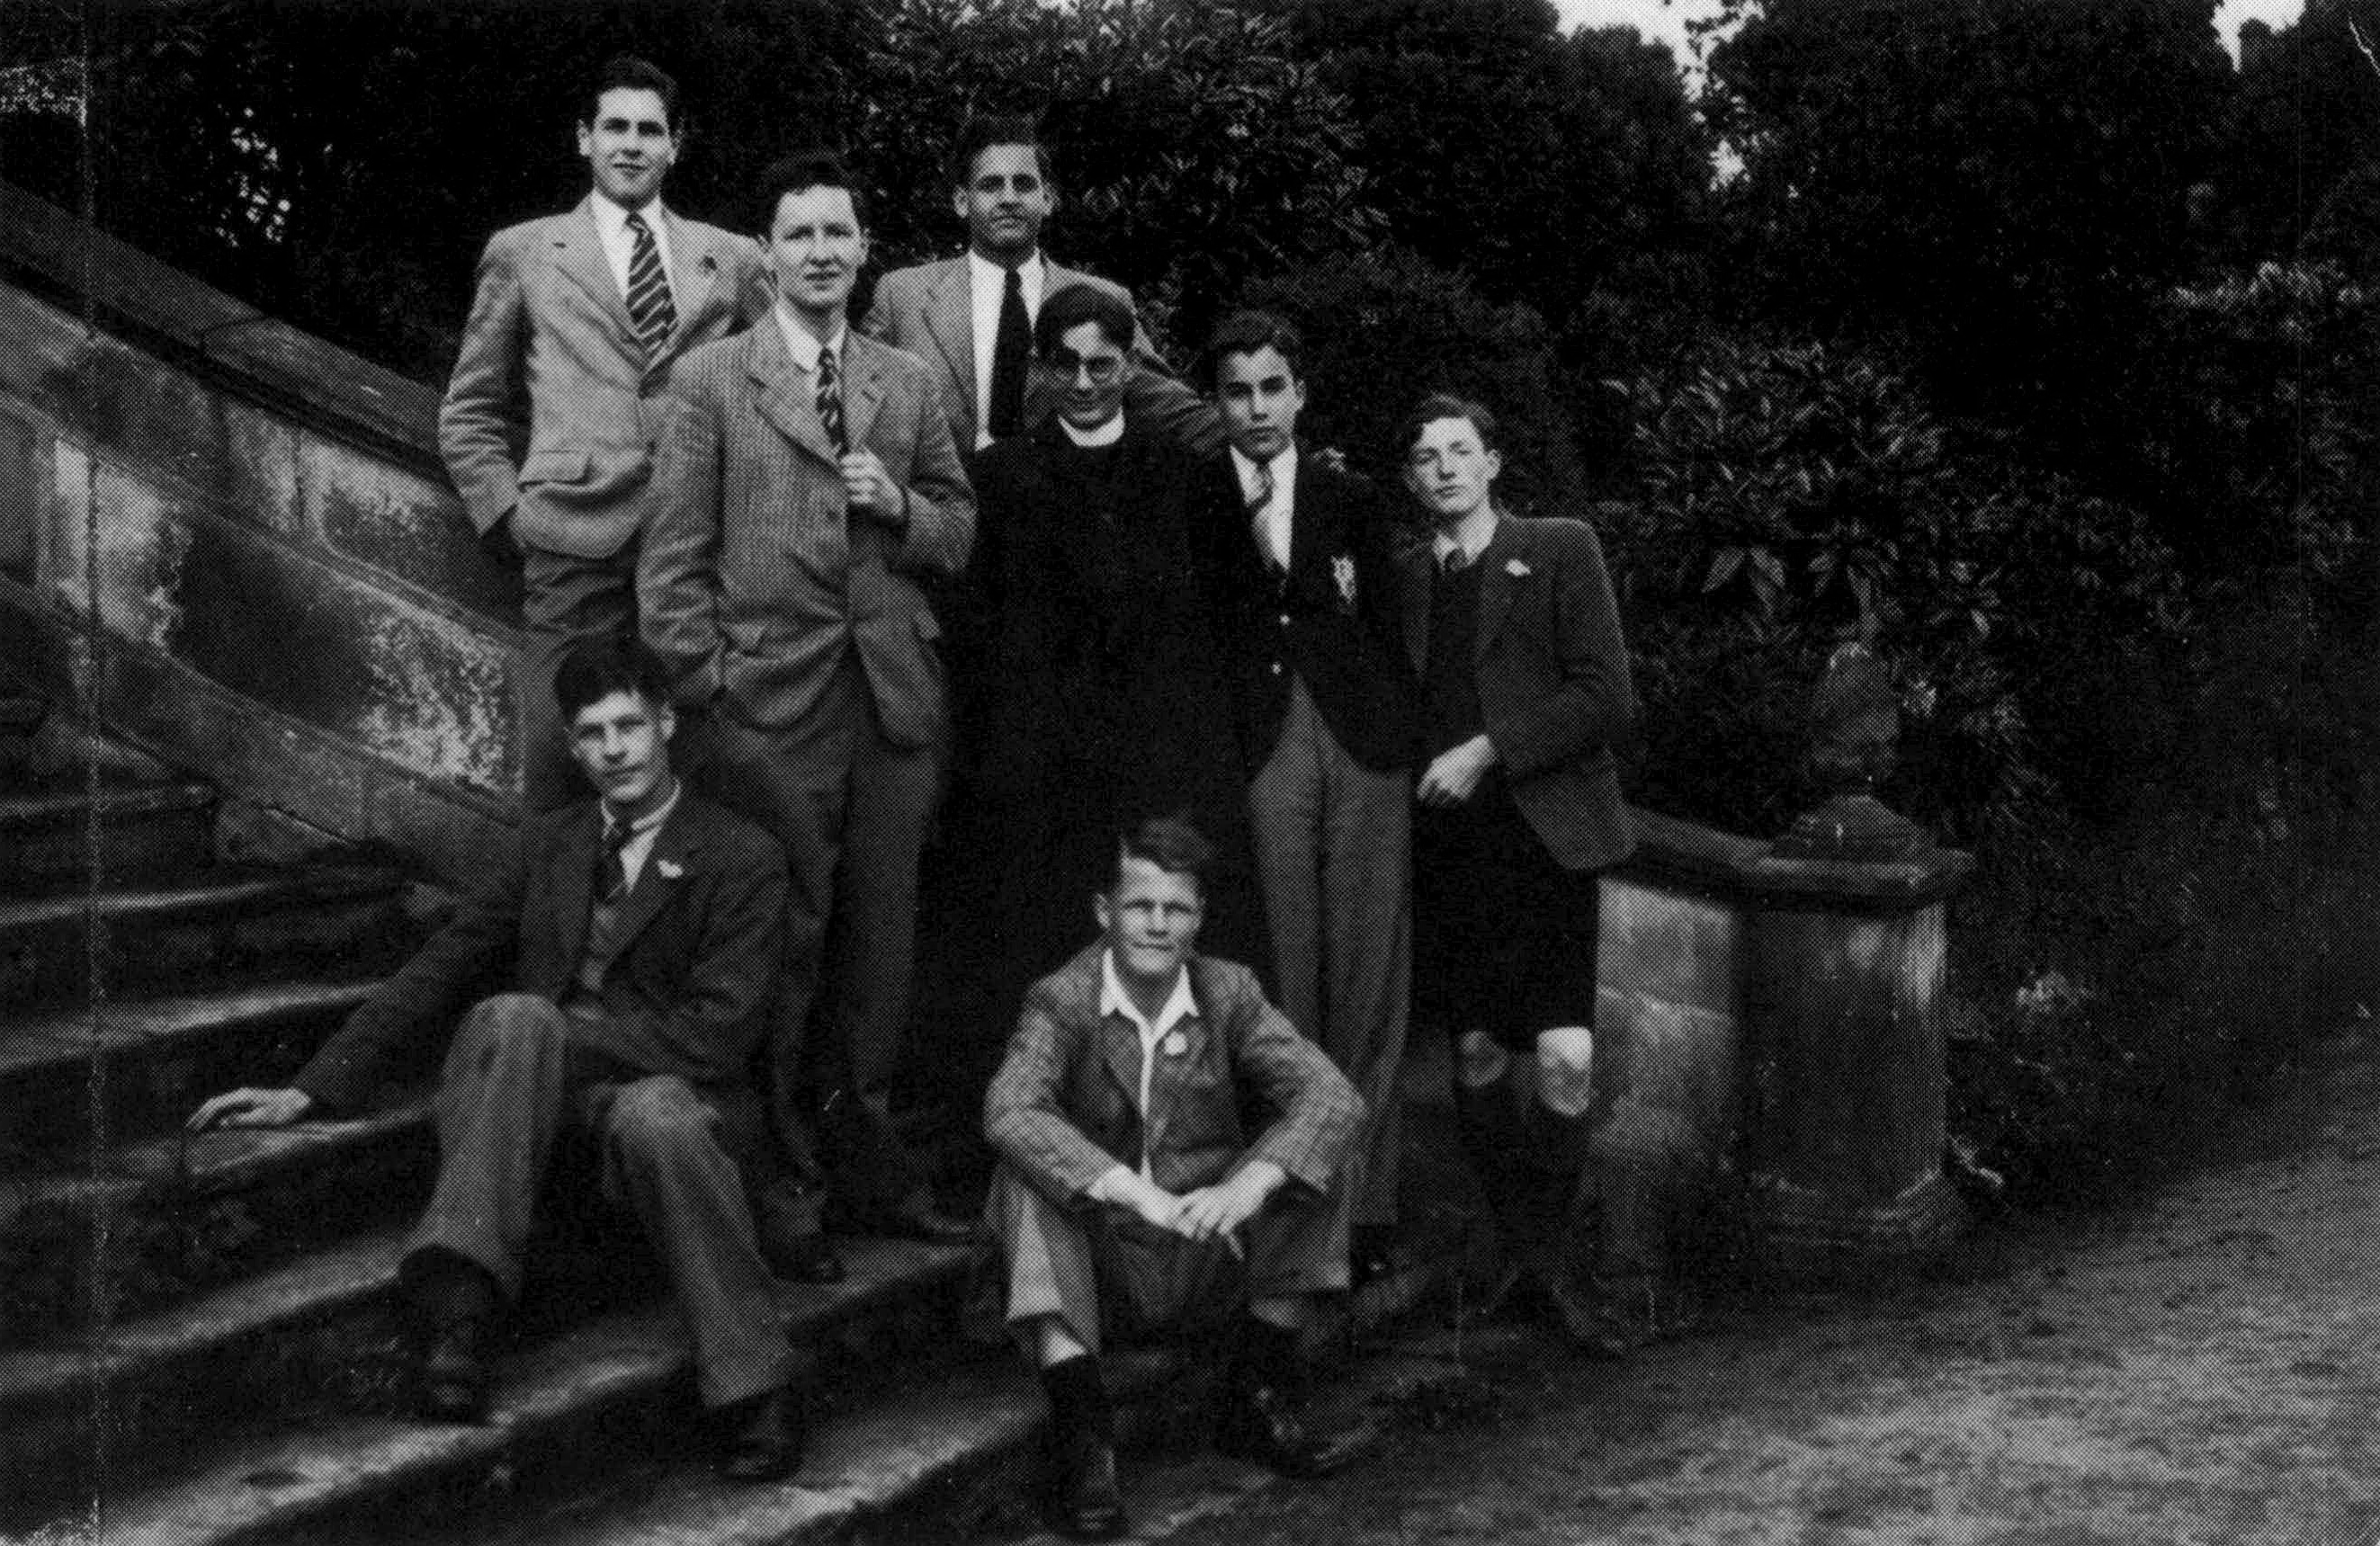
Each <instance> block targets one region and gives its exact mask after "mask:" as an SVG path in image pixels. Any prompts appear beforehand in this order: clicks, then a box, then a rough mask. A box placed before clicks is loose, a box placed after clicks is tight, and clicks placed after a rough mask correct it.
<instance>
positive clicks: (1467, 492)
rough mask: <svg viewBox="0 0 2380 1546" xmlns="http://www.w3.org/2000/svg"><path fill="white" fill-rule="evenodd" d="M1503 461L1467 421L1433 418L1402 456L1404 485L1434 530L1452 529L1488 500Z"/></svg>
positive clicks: (1502, 467) (1501, 468)
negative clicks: (1436, 526) (1441, 528)
mask: <svg viewBox="0 0 2380 1546" xmlns="http://www.w3.org/2000/svg"><path fill="white" fill-rule="evenodd" d="M1503 470H1504V462H1503V458H1501V457H1500V456H1498V455H1497V454H1496V453H1495V452H1493V451H1491V450H1489V449H1488V446H1487V443H1486V442H1485V441H1482V440H1480V438H1479V431H1478V429H1477V428H1476V427H1475V426H1474V425H1473V424H1472V422H1471V421H1470V420H1469V419H1467V418H1434V419H1432V420H1430V421H1429V422H1428V423H1427V424H1425V425H1423V426H1422V430H1421V433H1420V434H1419V435H1417V436H1415V439H1414V443H1413V447H1412V449H1411V450H1409V451H1407V452H1406V453H1405V486H1406V487H1407V488H1409V489H1412V490H1413V492H1414V497H1415V499H1417V500H1419V501H1421V502H1422V505H1423V508H1425V509H1427V511H1428V512H1429V513H1430V518H1431V519H1432V520H1434V521H1435V522H1437V524H1438V525H1440V526H1450V527H1451V526H1457V525H1462V524H1463V521H1464V520H1465V519H1466V518H1467V517H1469V516H1470V514H1471V513H1473V512H1474V511H1475V510H1477V509H1478V508H1479V507H1480V506H1481V505H1483V504H1485V503H1486V502H1487V501H1488V489H1490V487H1491V486H1492V485H1493V484H1494V483H1495V481H1496V475H1497V474H1498V473H1500V472H1501V471H1503Z"/></svg>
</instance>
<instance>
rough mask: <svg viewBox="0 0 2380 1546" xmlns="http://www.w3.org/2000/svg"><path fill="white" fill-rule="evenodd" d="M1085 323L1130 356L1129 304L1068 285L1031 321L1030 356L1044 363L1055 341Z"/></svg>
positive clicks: (1087, 286) (1107, 294) (1108, 293)
mask: <svg viewBox="0 0 2380 1546" xmlns="http://www.w3.org/2000/svg"><path fill="white" fill-rule="evenodd" d="M1085 322H1092V323H1096V324H1097V325H1098V327H1099V332H1103V333H1105V334H1106V335H1107V340H1108V342H1109V343H1111V344H1114V345H1115V346H1116V347H1117V348H1119V349H1122V350H1123V352H1124V353H1125V354H1127V355H1129V354H1131V353H1132V335H1133V332H1134V331H1135V329H1134V324H1133V317H1132V304H1131V303H1130V302H1129V301H1126V300H1125V299H1124V298H1123V296H1119V295H1117V294H1116V293H1115V292H1114V291H1113V290H1103V289H1101V288H1099V286H1098V285H1096V284H1069V285H1067V286H1066V287H1065V288H1064V289H1062V290H1060V291H1059V292H1057V293H1056V294H1055V295H1053V296H1050V297H1049V298H1048V299H1046V300H1044V301H1043V302H1042V303H1041V315H1040V316H1038V317H1037V318H1035V319H1034V321H1033V352H1034V353H1035V354H1038V355H1039V356H1041V357H1043V358H1044V359H1047V358H1048V357H1049V356H1050V355H1052V354H1054V353H1055V352H1056V351H1057V348H1058V344H1059V341H1060V340H1062V339H1063V338H1064V337H1065V336H1066V335H1067V334H1068V333H1070V332H1074V331H1075V329H1076V328H1078V327H1081V326H1082V325H1083V324H1084V323H1085Z"/></svg>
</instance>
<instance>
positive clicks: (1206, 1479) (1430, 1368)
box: [1125, 1027, 2380, 1546]
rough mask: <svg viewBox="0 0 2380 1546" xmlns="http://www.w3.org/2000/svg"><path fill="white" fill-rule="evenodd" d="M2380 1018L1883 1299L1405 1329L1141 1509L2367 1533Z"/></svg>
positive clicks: (2343, 1536)
mask: <svg viewBox="0 0 2380 1546" xmlns="http://www.w3.org/2000/svg"><path fill="white" fill-rule="evenodd" d="M2375 1062H2380V1044H2375V1042H2374V1038H2372V1037H2371V1036H2369V1035H2368V1034H2366V1033H2365V1028H2363V1027H2357V1028H2355V1029H2354V1030H2353V1031H2350V1032H2348V1033H2341V1034H2339V1035H2338V1036H2335V1037H2333V1038H2331V1039H2329V1040H2328V1041H2326V1042H2325V1043H2324V1044H2323V1045H2322V1046H2321V1047H2320V1049H2319V1051H2318V1053H2317V1055H2316V1057H2314V1059H2313V1062H2312V1064H2311V1065H2310V1066H2309V1067H2308V1068H2307V1069H2304V1070H2302V1071H2301V1073H2299V1074H2298V1075H2296V1076H2294V1077H2292V1078H2291V1079H2290V1080H2289V1081H2287V1082H2286V1084H2285V1086H2284V1087H2283V1088H2281V1089H2280V1090H2278V1091H2277V1092H2276V1093H2274V1094H2273V1095H2272V1096H2270V1097H2269V1098H2268V1099H2267V1100H2266V1101H2265V1103H2264V1104H2262V1105H2259V1106H2257V1107H2255V1108H2253V1109H2252V1110H2250V1111H2248V1112H2246V1113H2243V1114H2242V1115H2241V1116H2240V1118H2239V1120H2238V1123H2237V1126H2236V1130H2235V1131H2233V1132H2232V1133H2230V1134H2229V1135H2228V1137H2227V1138H2226V1139H2225V1140H2224V1141H2221V1142H2220V1143H2218V1144H2217V1145H2216V1146H2215V1147H2214V1150H2213V1152H2212V1153H2210V1154H2209V1155H2208V1156H2207V1157H2206V1158H2205V1159H2204V1161H2203V1162H2201V1163H2200V1164H2199V1165H2198V1166H2196V1167H2195V1168H2194V1169H2192V1171H2191V1172H2190V1173H2189V1174H2187V1175H2185V1176H2183V1177H2181V1178H2178V1179H2176V1180H2174V1181H2173V1182H2171V1183H2170V1184H2168V1186H2166V1187H2164V1188H2163V1189H2161V1190H2158V1191H2157V1192H2156V1193H2155V1195H2153V1196H2151V1197H2148V1198H2146V1199H2143V1200H2141V1201H2138V1202H2134V1203H2132V1204H2130V1205H2128V1206H2125V1207H2122V1208H2119V1209H2116V1210H2112V1211H2105V1212H2101V1213H2098V1214H2092V1215H2088V1216H2084V1217H2079V1218H2078V1217H2073V1216H2067V1217H2056V1218H2046V1217H2034V1218H2030V1219H2025V1220H2022V1221H2019V1222H2016V1223H2013V1224H2010V1225H2005V1226H2000V1227H1998V1228H1997V1229H1994V1230H1991V1231H1988V1232H1985V1234H1983V1235H1980V1236H1978V1237H1976V1238H1973V1239H1972V1240H1971V1241H1970V1242H1968V1244H1967V1245H1966V1246H1965V1247H1964V1248H1963V1249H1962V1250H1961V1251H1960V1252H1959V1253H1958V1255H1957V1256H1956V1258H1955V1259H1954V1260H1952V1261H1950V1262H1947V1263H1945V1264H1944V1265H1943V1266H1942V1267H1941V1268H1940V1269H1938V1270H1937V1271H1935V1272H1934V1273H1933V1274H1930V1275H1929V1277H1928V1278H1927V1280H1925V1281H1922V1282H1914V1283H1911V1284H1908V1285H1905V1286H1900V1287H1896V1288H1891V1289H1888V1290H1884V1291H1880V1292H1874V1293H1871V1294H1868V1295H1865V1296H1860V1297H1852V1296H1839V1297H1827V1296H1796V1297H1790V1298H1789V1297H1783V1296H1768V1297H1745V1298H1739V1299H1737V1300H1736V1301H1734V1302H1731V1303H1728V1304H1723V1305H1721V1306H1720V1307H1719V1308H1718V1313H1717V1314H1716V1315H1715V1317H1714V1319H1713V1323H1712V1324H1711V1325H1710V1326H1709V1328H1708V1329H1706V1331H1705V1332H1704V1333H1702V1334H1701V1335H1697V1336H1696V1337H1694V1339H1692V1340H1690V1341H1685V1342H1681V1343H1677V1344H1673V1345H1670V1346H1668V1347H1659V1348H1656V1349H1653V1350H1651V1351H1649V1352H1647V1353H1645V1354H1644V1355H1641V1356H1639V1357H1638V1358H1637V1359H1633V1360H1632V1361H1631V1362H1629V1363H1626V1364H1622V1365H1604V1364H1597V1363H1593V1362H1589V1361H1587V1360H1585V1359H1579V1358H1576V1357H1574V1356H1573V1355H1571V1354H1570V1353H1569V1352H1567V1351H1566V1350H1565V1349H1563V1348H1561V1347H1560V1346H1559V1345H1557V1344H1556V1343H1555V1342H1553V1341H1552V1340H1551V1339H1550V1338H1548V1337H1547V1336H1546V1335H1543V1334H1541V1333H1539V1332H1537V1331H1536V1330H1535V1329H1533V1328H1501V1329H1498V1328H1490V1329H1488V1330H1485V1331H1479V1330H1474V1331H1471V1332H1468V1333H1465V1334H1463V1335H1456V1334H1453V1333H1451V1332H1449V1331H1446V1330H1444V1329H1441V1328H1436V1327H1430V1328H1423V1329H1418V1330H1416V1331H1414V1332H1413V1333H1411V1334H1409V1335H1406V1336H1404V1337H1403V1339H1401V1340H1400V1341H1399V1342H1398V1343H1397V1344H1396V1345H1394V1346H1393V1347H1388V1348H1385V1349H1383V1350H1382V1351H1381V1352H1380V1353H1379V1354H1378V1356H1376V1357H1374V1358H1372V1359H1368V1360H1366V1362H1365V1363H1364V1364H1363V1365H1362V1366H1361V1367H1359V1368H1358V1369H1356V1370H1354V1371H1349V1372H1348V1373H1346V1374H1344V1375H1342V1377H1341V1378H1340V1379H1339V1380H1337V1381H1335V1382H1334V1383H1333V1389H1332V1395H1331V1398H1330V1401H1331V1405H1332V1406H1333V1407H1335V1409H1336V1415H1337V1416H1338V1417H1339V1418H1340V1419H1342V1420H1351V1421H1354V1422H1355V1423H1357V1424H1358V1426H1359V1427H1360V1428H1361V1429H1363V1430H1365V1431H1366V1432H1367V1442H1366V1444H1365V1446H1364V1449H1363V1453H1362V1454H1361V1455H1359V1457H1358V1458H1357V1459H1356V1460H1355V1462H1354V1464H1353V1465H1352V1466H1351V1467H1350V1468H1349V1469H1348V1470H1347V1471H1346V1472H1345V1473H1344V1474H1343V1475H1342V1476H1341V1477H1339V1478H1337V1479H1335V1480H1331V1481H1329V1482H1325V1483H1319V1484H1311V1485H1305V1486H1299V1485H1295V1484H1291V1483H1284V1482H1278V1481H1274V1480H1271V1479H1269V1478H1266V1477H1263V1476H1262V1475H1261V1474H1260V1473H1253V1472H1250V1471H1249V1470H1248V1469H1247V1468H1245V1467H1236V1466H1232V1465H1229V1464H1227V1463H1223V1462H1220V1461H1216V1460H1214V1459H1212V1458H1211V1457H1207V1456H1202V1455H1191V1454H1187V1453H1173V1454H1169V1453H1159V1454H1155V1455H1131V1456H1128V1457H1127V1458H1126V1462H1125V1463H1126V1468H1127V1479H1128V1484H1129V1485H1130V1487H1131V1490H1132V1494H1133V1496H1132V1500H1131V1501H1132V1503H1133V1505H1134V1509H1135V1517H1136V1518H1137V1519H1138V1520H1139V1521H1140V1522H1141V1523H1142V1525H1143V1527H1144V1528H1146V1529H1147V1531H1148V1534H1147V1537H1146V1538H1145V1539H1169V1540H1172V1541H1173V1542H1175V1543H1176V1546H1226V1543H1228V1546H1256V1543H1279V1546H1323V1543H1326V1542H1358V1543H1365V1542H1382V1543H1386V1542H1391V1541H1393V1542H1398V1543H1400V1546H1403V1543H1406V1542H1416V1543H1419V1542H1467V1541H1480V1542H1487V1541H1495V1542H1536V1541H1545V1542H1563V1543H1565V1546H1567V1543H1572V1542H1604V1541H1609V1542H1628V1543H1646V1546H1651V1543H1662V1546H1667V1543H1671V1542H1692V1543H1695V1546H1701V1543H1704V1542H1710V1543H1722V1542H1760V1543H1768V1542H1778V1543H1784V1542H1794V1543H1828V1546H1833V1543H1843V1546H1852V1543H1860V1546H1865V1543H1869V1542H1875V1543H1879V1546H1881V1543H1890V1546H1925V1543H1927V1542H1933V1543H1939V1546H1984V1543H2009V1546H2016V1543H2022V1546H2084V1543H2096V1542H2156V1543H2159V1546H2164V1543H2168V1542H2201V1541H2204V1542H2276V1543H2288V1546H2375V1543H2380V1435H2375V1430H2374V1422H2373V1419H2372V1413H2373V1411H2374V1406H2375V1403H2376V1402H2380V1368H2375V1366H2374V1362H2373V1361H2372V1359H2370V1358H2369V1357H2368V1354H2369V1352H2370V1350H2371V1349H2372V1348H2373V1347H2374V1344H2375V1341H2380V1298H2375V1296H2374V1285H2375V1284H2380V1271H2375V1269H2380V1234H2375V1231H2374V1227H2373V1226H2374V1211H2375V1202H2374V1191H2373V1187H2372V1185H2371V1183H2372V1181H2373V1179H2374V1178H2375V1176H2380V1168H2375V1161H2380V1099H2375V1098H2374V1097H2375V1093H2380V1089H2375V1086H2380V1071H2376V1070H2375V1067H2374V1065H2375Z"/></svg>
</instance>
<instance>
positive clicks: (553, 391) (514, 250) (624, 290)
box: [438, 56, 769, 812]
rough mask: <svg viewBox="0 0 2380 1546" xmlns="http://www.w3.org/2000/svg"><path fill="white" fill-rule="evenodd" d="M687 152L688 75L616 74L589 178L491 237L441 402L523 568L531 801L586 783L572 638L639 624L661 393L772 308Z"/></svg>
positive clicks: (466, 476)
mask: <svg viewBox="0 0 2380 1546" xmlns="http://www.w3.org/2000/svg"><path fill="white" fill-rule="evenodd" d="M685 143H686V137H685V130H684V128H683V127H682V124H681V121H680V119H679V114H678V92H677V83H676V82H675V81H674V80H672V79H670V78H669V77H668V76H667V75H665V74H663V73H662V70H661V69H660V68H658V67H657V66H654V65H652V64H650V63H648V62H647V61H645V60H642V59H637V58H632V57H626V56H623V57H621V58H617V59H613V60H612V61H611V62H610V63H609V64H606V65H605V66H603V67H602V69H601V71H600V72H599V73H598V75H597V76H596V79H595V81H594V85H593V88H592V90H591V91H589V93H588V99H587V103H586V107H585V110H584V111H583V113H582V114H581V115H580V118H579V122H578V153H579V154H580V155H581V156H583V157H584V158H586V161H587V164H588V167H589V171H590V173H591V174H592V176H593V187H591V188H590V189H589V192H588V195H587V197H586V198H585V199H581V200H580V201H579V203H578V206H577V208H576V209H574V210H572V211H569V212H568V213H566V214H559V215H553V216H549V217H547V218H545V219H542V220H532V221H529V222H528V223H524V224H520V225H515V226H510V227H508V228H506V229H504V230H503V231H499V232H497V233H496V235H495V236H493V237H492V239H491V240H490V241H489V243H488V246H487V250H486V252H485V253H484V254H483V255H482V256H481V257H480V271H479V290H478V294H477V295H476V296H475V297H474V298H473V300H472V303H471V316H470V320H469V322H468V324H467V325H466V326H465V328H464V332H463V345H462V350H461V352H460V353H459V354H458V355H457V356H455V374H454V377H453V379H452V380H450V381H449V382H448V383H447V387H446V398H445V402H444V403H443V405H441V406H440V408H439V412H438V449H439V452H440V453H441V454H442V455H443V457H444V458H445V461H446V470H447V472H448V474H449V475H450V476H451V477H453V478H454V480H455V489H456V490H457V491H459V492H460V493H461V494H462V496H463V506H464V509H465V510H466V511H468V513H469V514H470V517H471V524H472V525H474V526H476V527H477V528H478V529H479V531H480V534H481V536H482V537H484V538H485V539H486V540H487V541H488V542H489V543H490V544H491V545H492V546H493V547H496V548H498V549H499V550H504V549H517V550H518V551H519V553H520V555H521V560H522V562H523V565H524V574H523V579H524V582H525V585H526V586H527V594H526V595H525V597H524V598H523V602H522V613H523V621H524V622H525V623H526V625H527V637H526V639H525V641H524V644H523V646H522V651H521V655H520V658H518V660H517V661H516V663H515V692H516V694H517V697H518V701H519V704H520V716H521V722H520V747H521V787H522V799H523V803H524V804H525V805H526V807H527V808H528V810H529V811H531V812H539V811H547V810H552V809H553V808H554V807H556V806H558V805H561V804H565V803H568V802H569V801H571V800H574V799H579V798H583V797H584V796H585V793H586V788H585V785H584V783H583V782H582V781H581V779H579V777H578V774H577V769H576V768H575V767H573V766H572V765H571V762H570V759H569V758H568V757H567V756H566V755H564V753H563V751H562V746H563V737H562V736H561V734H560V733H559V731H558V729H557V727H556V726H555V724H554V722H553V701H552V700H553V691H552V689H553V665H554V662H555V661H556V660H558V659H559V658H561V656H562V653H563V651H564V650H565V649H567V648H568V647H569V646H570V645H571V644H572V643H573V642H575V641H577V640H579V639H585V638H600V637H603V636H607V635H609V634H615V633H619V632H622V631H624V630H625V631H633V630H634V628H635V625H636V592H635V576H636V546H635V538H636V535H637V525H638V522H639V521H640V520H641V518H642V516H643V510H644V498H645V493H646V488H647V482H648V479H649V477H650V474H651V471H652V440H653V435H654V431H655V429H657V428H658V424H659V418H660V415H659V412H658V408H659V404H660V396H661V393H662V388H663V386H664V385H665V384H666V383H667V382H668V380H669V376H670V371H671V369H672V368H674V366H675V365H676V364H677V362H678V361H679V360H680V359H681V358H683V357H684V356H685V355H686V353H687V351H689V350H691V349H693V348H694V347H695V346H696V345H697V344H703V343H707V342H709V341H710V340H711V339H714V338H718V337H722V336H723V335H725V334H727V333H730V332H735V331H736V330H738V329H740V328H742V327H744V326H745V325H746V324H747V323H748V322H750V321H751V320H753V319H754V318H756V317H758V316H759V315H761V314H762V312H763V311H765V310H766V309H767V307H768V304H769V302H768V295H767V291H766V288H765V284H764V281H763V279H762V275H761V268H760V260H759V252H758V251H757V250H756V249H755V248H754V247H753V245H752V243H751V242H750V241H748V240H747V239H746V238H744V237H742V236H732V235H730V234H729V233H727V232H725V231H722V230H720V229H719V228H718V227H716V226H712V225H705V224H702V223H699V222H697V221H691V220H686V219H684V218H682V217H680V216H678V215H675V214H673V213H671V212H670V211H667V210H665V209H663V208H662V200H661V189H662V181H663V180H664V179H665V178H666V177H667V176H668V175H669V170H670V167H671V166H672V165H673V164H674V163H675V162H676V160H677V157H678V153H679V151H682V150H683V149H684V148H685Z"/></svg>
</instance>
